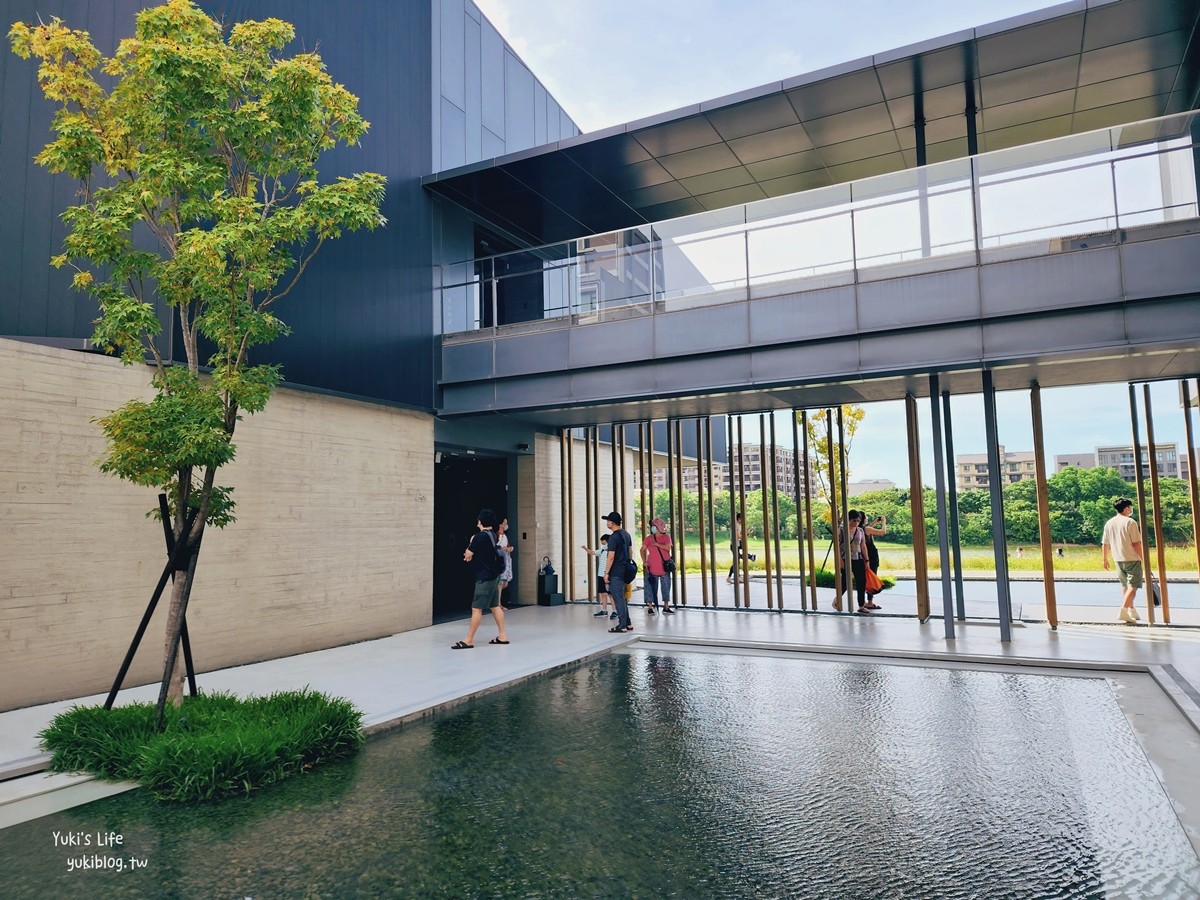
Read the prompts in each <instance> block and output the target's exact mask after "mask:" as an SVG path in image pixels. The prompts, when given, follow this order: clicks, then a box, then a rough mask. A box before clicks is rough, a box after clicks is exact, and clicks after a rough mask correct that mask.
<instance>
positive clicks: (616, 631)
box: [608, 625, 625, 634]
mask: <svg viewBox="0 0 1200 900" xmlns="http://www.w3.org/2000/svg"><path fill="white" fill-rule="evenodd" d="M608 633H609V634H624V633H625V629H624V628H623V627H621V626H620V625H614V626H613V627H612V628H610V629H608Z"/></svg>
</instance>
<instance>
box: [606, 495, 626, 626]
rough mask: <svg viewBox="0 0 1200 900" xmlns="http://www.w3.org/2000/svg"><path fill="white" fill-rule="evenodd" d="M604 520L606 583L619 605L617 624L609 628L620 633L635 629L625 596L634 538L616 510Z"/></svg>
mask: <svg viewBox="0 0 1200 900" xmlns="http://www.w3.org/2000/svg"><path fill="white" fill-rule="evenodd" d="M604 521H605V522H607V523H608V558H607V559H606V560H605V566H606V568H605V571H604V583H605V584H606V585H608V593H609V595H610V596H611V597H612V598H613V602H615V603H616V605H617V624H616V625H614V626H613V627H612V628H610V629H608V630H609V631H611V632H612V633H613V634H620V633H621V632H625V631H633V622H631V621H630V620H629V601H628V600H627V599H626V597H625V585H626V584H627V583H628V580H627V572H626V566H627V565H628V564H629V562H630V561H631V558H630V552H631V551H632V549H633V538H631V537H630V536H629V532H628V531H626V530H625V529H624V528H622V527H621V514H620V513H619V512H617V511H616V510H613V511H612V512H610V513H609V514H608V515H607V516H605V517H604Z"/></svg>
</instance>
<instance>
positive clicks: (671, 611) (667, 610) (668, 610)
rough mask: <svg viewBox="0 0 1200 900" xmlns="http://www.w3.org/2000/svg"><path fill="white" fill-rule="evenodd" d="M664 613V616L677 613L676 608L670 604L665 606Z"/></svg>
mask: <svg viewBox="0 0 1200 900" xmlns="http://www.w3.org/2000/svg"><path fill="white" fill-rule="evenodd" d="M663 615H664V616H673V615H675V610H673V609H671V607H669V606H664V607H663Z"/></svg>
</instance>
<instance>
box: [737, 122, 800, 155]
mask: <svg viewBox="0 0 1200 900" xmlns="http://www.w3.org/2000/svg"><path fill="white" fill-rule="evenodd" d="M812 146H813V142H812V139H811V138H810V137H809V136H808V132H806V131H805V130H804V126H803V125H791V126H788V127H787V128H776V129H775V130H774V131H766V132H763V133H762V134H756V135H753V136H751V137H745V138H739V139H738V140H734V141H730V142H729V147H730V149H731V150H733V152H734V153H735V154H737V158H738V159H740V160H741V161H742V162H743V163H752V162H760V161H761V160H764V159H773V158H774V157H777V156H786V155H787V154H789V153H797V152H799V151H801V150H811V149H812Z"/></svg>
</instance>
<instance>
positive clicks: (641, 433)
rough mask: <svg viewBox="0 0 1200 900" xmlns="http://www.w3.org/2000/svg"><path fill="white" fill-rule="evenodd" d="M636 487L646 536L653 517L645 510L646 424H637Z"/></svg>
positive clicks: (643, 530)
mask: <svg viewBox="0 0 1200 900" xmlns="http://www.w3.org/2000/svg"><path fill="white" fill-rule="evenodd" d="M637 428H638V485H639V487H640V488H641V492H640V493H639V495H638V497H639V499H640V500H641V510H642V517H641V518H642V533H643V534H646V533H647V532H648V531H649V523H650V520H651V519H653V518H654V516H653V515H651V513H650V512H649V511H647V509H646V476H647V472H646V423H645V422H638V427H637Z"/></svg>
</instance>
